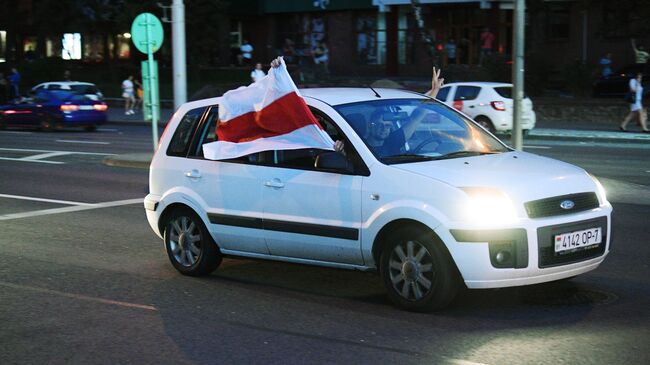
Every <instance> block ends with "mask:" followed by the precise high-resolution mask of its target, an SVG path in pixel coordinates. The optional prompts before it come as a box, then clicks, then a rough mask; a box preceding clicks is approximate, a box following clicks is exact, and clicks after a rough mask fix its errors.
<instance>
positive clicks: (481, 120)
mask: <svg viewBox="0 0 650 365" xmlns="http://www.w3.org/2000/svg"><path fill="white" fill-rule="evenodd" d="M476 123H478V124H480V125H481V126H482V127H483V128H485V129H487V130H488V131H490V133H492V134H494V133H496V128H494V124H492V121H491V120H490V118H488V117H477V118H476Z"/></svg>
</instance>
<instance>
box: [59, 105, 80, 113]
mask: <svg viewBox="0 0 650 365" xmlns="http://www.w3.org/2000/svg"><path fill="white" fill-rule="evenodd" d="M77 110H79V105H74V104H64V105H61V111H62V112H74V111H77Z"/></svg>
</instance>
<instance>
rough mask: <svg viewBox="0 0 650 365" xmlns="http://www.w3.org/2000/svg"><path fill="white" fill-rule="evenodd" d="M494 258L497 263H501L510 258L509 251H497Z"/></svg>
mask: <svg viewBox="0 0 650 365" xmlns="http://www.w3.org/2000/svg"><path fill="white" fill-rule="evenodd" d="M495 259H496V260H497V262H498V263H499V264H503V263H505V262H506V261H508V260H509V259H510V252H508V251H499V252H497V255H496V256H495Z"/></svg>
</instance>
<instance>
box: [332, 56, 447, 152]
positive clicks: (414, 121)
mask: <svg viewBox="0 0 650 365" xmlns="http://www.w3.org/2000/svg"><path fill="white" fill-rule="evenodd" d="M444 82H445V79H443V78H440V69H436V68H435V67H433V75H432V77H431V89H430V90H429V91H427V92H426V93H425V95H426V96H428V97H431V98H435V97H436V95H438V91H440V88H441V87H442V85H443V84H444ZM384 114H385V113H384V110H383V109H381V108H380V109H377V110H375V111H374V112H373V113H372V115H371V117H370V123H369V125H368V126H369V128H368V136H367V138H364V137H365V136H361V137H362V138H364V140H365V142H366V143H367V144H368V146H369V147H370V149H372V150H373V152H374V153H375V154H376V155H377V156H382V157H385V156H392V155H397V154H399V153H400V152H401V151H400V150H401V148H402V147H403V146H404V145H405V144H406V141H407V140H408V139H409V138H411V136H412V135H413V132H415V130H416V129H417V127H418V125H420V123H421V122H422V120H424V117H425V116H426V111H425V110H423V109H416V110H415V111H414V112H413V114H412V115H411V117H410V120H409V121H407V122H406V123H405V124H404V125H402V126H400V127H399V128H397V129H395V130H394V131H391V129H392V127H393V123H392V122H391V121H386V120H384ZM334 151H336V152H339V153H341V154H343V155H345V154H346V153H345V143H344V142H343V141H341V140H337V141H336V142H335V143H334Z"/></svg>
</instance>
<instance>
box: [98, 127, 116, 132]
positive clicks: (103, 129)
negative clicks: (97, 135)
mask: <svg viewBox="0 0 650 365" xmlns="http://www.w3.org/2000/svg"><path fill="white" fill-rule="evenodd" d="M97 131H98V132H117V131H119V129H114V128H97Z"/></svg>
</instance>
